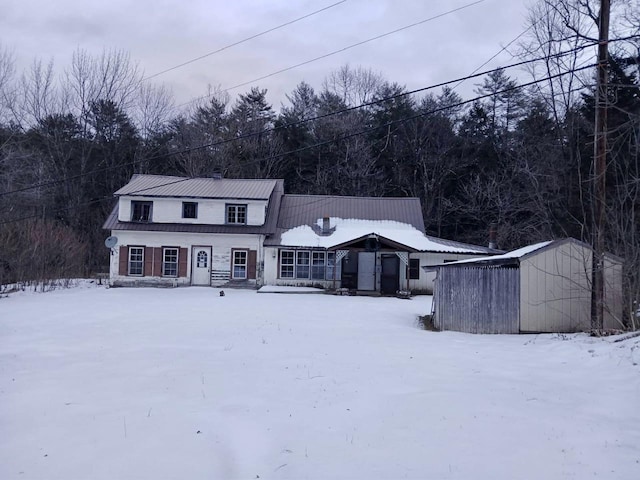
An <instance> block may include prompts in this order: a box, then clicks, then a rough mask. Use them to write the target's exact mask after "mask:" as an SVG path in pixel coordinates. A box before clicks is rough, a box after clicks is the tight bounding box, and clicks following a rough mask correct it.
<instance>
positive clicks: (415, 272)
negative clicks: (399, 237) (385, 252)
mask: <svg viewBox="0 0 640 480" xmlns="http://www.w3.org/2000/svg"><path fill="white" fill-rule="evenodd" d="M408 269H409V280H420V259H419V258H410V259H409V266H408Z"/></svg>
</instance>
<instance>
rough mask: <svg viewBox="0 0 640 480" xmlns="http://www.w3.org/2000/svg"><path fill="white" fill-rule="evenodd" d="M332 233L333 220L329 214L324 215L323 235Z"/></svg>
mask: <svg viewBox="0 0 640 480" xmlns="http://www.w3.org/2000/svg"><path fill="white" fill-rule="evenodd" d="M330 233H331V222H330V220H329V215H324V216H323V217H322V235H329V234H330Z"/></svg>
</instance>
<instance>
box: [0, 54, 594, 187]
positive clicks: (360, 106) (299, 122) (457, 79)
mask: <svg viewBox="0 0 640 480" xmlns="http://www.w3.org/2000/svg"><path fill="white" fill-rule="evenodd" d="M590 46H591V45H583V46H580V47H575V48H573V49H570V50H567V51H563V52H558V53H555V54H553V55H547V56H544V57H540V58H534V59H530V60H523V61H521V62H517V63H514V64H510V65H506V66H502V67H498V68H495V69H492V70H486V71H484V72H479V73H475V74H472V75H467V76H465V77H462V78H456V79H454V80H449V81H446V82H441V83H437V84H433V85H429V86H426V87H422V88H418V89H415V90H411V91H408V92H401V93H398V94H396V95H392V96H389V97H385V98H382V99H378V100H373V101H370V102H366V103H362V104H360V105H355V106H353V107H347V108H344V109H341V110H337V111H333V112H329V113H325V114H323V115H317V116H315V117H310V118H306V119H302V120H298V121H295V122H290V123H287V124H285V125H280V126H277V127H272V128H269V129H266V130H261V131H259V132H250V133H247V134H244V135H240V136H238V137H234V138H228V139H224V140H218V141H216V142H211V143H207V144H204V145H198V146H196V147H186V148H184V149H182V150H179V151H175V152H167V153H163V154H160V155H155V156H152V157H147V158H144V159H142V160H134V161H131V162H127V163H123V164H120V165H115V166H110V167H103V168H98V169H94V170H91V171H89V172H84V173H79V174H77V175H72V176H70V177H65V178H63V179H58V180H51V181H48V182H41V183H39V184H35V185H31V186H29V187H23V188H19V189H15V190H11V191H7V192H0V197H2V196H5V195H9V194H14V193H20V192H24V191H28V190H33V189H36V188H42V187H48V186H52V185H56V184H58V183H63V182H67V181H70V180H76V179H78V178H82V177H85V176H88V175H93V174H96V173H101V172H105V171H109V170H114V169H116V168H122V167H125V166H130V165H135V164H139V163H142V162H148V161H152V160H159V159H161V158H165V157H168V156H172V155H180V154H184V153H189V152H192V151H198V150H202V149H205V148H210V147H216V146H219V145H224V144H227V143H231V142H237V141H241V140H245V139H247V138H252V137H255V136H258V135H264V134H265V133H270V132H274V131H278V130H284V129H286V128H291V127H295V126H298V125H302V124H305V123H309V122H314V121H317V120H321V119H324V118H328V117H332V116H334V115H341V114H343V113H348V112H351V111H355V110H358V109H361V108H365V107H370V106H373V105H377V104H380V103H384V102H388V101H390V100H394V99H397V98H401V97H404V96H408V95H413V94H416V93H422V92H425V91H427V90H433V89H435V88H439V87H443V86H446V85H449V84H451V83H456V82H460V81H461V80H468V79H470V78H476V77H480V76H483V75H487V74H490V73H494V72H497V71H499V70H506V69H510V68H516V67H519V66H522V65H526V64H529V63H532V62H537V61H540V60H544V59H548V58H552V57H559V56H563V55H568V54H569V53H572V52H574V51H578V50H582V49H585V48H589V47H590ZM574 71H575V70H574Z"/></svg>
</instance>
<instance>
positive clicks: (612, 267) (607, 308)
mask: <svg viewBox="0 0 640 480" xmlns="http://www.w3.org/2000/svg"><path fill="white" fill-rule="evenodd" d="M622 292H623V289H622V263H621V262H620V261H619V260H617V259H614V258H611V257H609V256H608V255H605V257H604V328H619V329H621V328H624V325H623V323H622V322H623V311H624V298H623V293H622Z"/></svg>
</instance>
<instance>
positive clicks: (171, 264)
mask: <svg viewBox="0 0 640 480" xmlns="http://www.w3.org/2000/svg"><path fill="white" fill-rule="evenodd" d="M162 259H163V261H162V275H163V276H165V277H177V276H178V249H177V248H165V249H163V252H162Z"/></svg>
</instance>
